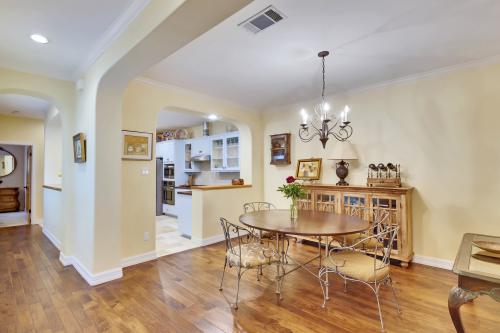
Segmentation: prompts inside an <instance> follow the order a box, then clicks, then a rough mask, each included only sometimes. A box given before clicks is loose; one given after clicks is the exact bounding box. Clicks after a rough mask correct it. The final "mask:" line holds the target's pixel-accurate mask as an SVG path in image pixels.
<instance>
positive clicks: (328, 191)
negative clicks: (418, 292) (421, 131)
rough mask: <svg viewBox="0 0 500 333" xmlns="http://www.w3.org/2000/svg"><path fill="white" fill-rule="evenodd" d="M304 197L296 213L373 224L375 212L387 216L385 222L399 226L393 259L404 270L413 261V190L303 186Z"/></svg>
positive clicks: (400, 188) (322, 185)
mask: <svg viewBox="0 0 500 333" xmlns="http://www.w3.org/2000/svg"><path fill="white" fill-rule="evenodd" d="M305 188H306V191H307V197H306V198H304V199H301V200H299V209H302V210H315V211H325V212H335V213H337V214H345V215H353V216H359V217H361V218H363V219H366V220H369V221H371V222H373V220H374V215H375V214H376V212H377V211H380V210H385V211H388V213H389V217H388V218H389V220H388V222H389V223H391V224H394V225H398V226H399V232H398V235H397V236H396V240H395V242H394V245H393V248H392V257H391V258H394V259H396V260H399V261H400V262H401V265H402V266H404V267H407V266H408V263H409V262H410V261H411V260H412V258H413V242H412V218H411V217H412V205H411V197H412V190H413V189H412V188H408V187H399V188H381V187H378V188H377V187H366V186H336V185H324V184H316V185H314V184H313V185H305Z"/></svg>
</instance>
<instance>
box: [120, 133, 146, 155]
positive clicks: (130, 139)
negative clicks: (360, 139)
mask: <svg viewBox="0 0 500 333" xmlns="http://www.w3.org/2000/svg"><path fill="white" fill-rule="evenodd" d="M152 148H153V133H148V132H136V131H126V130H123V131H122V160H133V161H151V160H152V159H153V149H152Z"/></svg>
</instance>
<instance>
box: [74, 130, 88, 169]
mask: <svg viewBox="0 0 500 333" xmlns="http://www.w3.org/2000/svg"><path fill="white" fill-rule="evenodd" d="M85 144H86V141H85V134H83V133H78V134H76V135H73V157H74V160H75V163H85V162H86V161H87V150H86V147H85Z"/></svg>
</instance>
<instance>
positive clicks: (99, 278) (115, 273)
mask: <svg viewBox="0 0 500 333" xmlns="http://www.w3.org/2000/svg"><path fill="white" fill-rule="evenodd" d="M59 261H60V262H61V263H62V264H63V265H64V266H69V265H73V267H74V268H75V269H76V271H77V272H78V273H80V275H81V276H82V277H83V279H84V280H85V281H87V283H88V284H89V285H91V286H96V285H98V284H102V283H106V282H109V281H112V280H116V279H121V278H122V277H123V271H122V268H121V267H119V268H114V269H110V270H107V271H104V272H99V273H96V274H93V273H91V272H90V271H89V270H88V269H87V267H85V265H83V264H82V263H81V262H80V260H78V259H77V258H76V257H73V256H67V255H65V254H64V253H62V252H61V253H60V254H59Z"/></svg>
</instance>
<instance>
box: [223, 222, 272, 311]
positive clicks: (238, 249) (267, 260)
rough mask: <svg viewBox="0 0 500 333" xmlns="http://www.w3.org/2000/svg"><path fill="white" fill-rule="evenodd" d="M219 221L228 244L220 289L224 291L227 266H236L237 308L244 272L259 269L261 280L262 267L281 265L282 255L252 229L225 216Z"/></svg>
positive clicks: (235, 304) (236, 307) (235, 306)
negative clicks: (266, 245) (268, 245)
mask: <svg viewBox="0 0 500 333" xmlns="http://www.w3.org/2000/svg"><path fill="white" fill-rule="evenodd" d="M219 222H220V224H221V226H222V230H223V232H224V241H225V245H226V254H225V260H224V269H223V271H222V276H221V280H220V286H219V290H220V291H222V284H223V282H224V273H225V272H226V267H227V266H228V265H229V268H232V267H235V268H236V269H238V275H237V279H238V282H237V287H236V288H237V289H236V301H235V303H234V308H235V309H236V310H237V309H238V297H239V293H240V281H241V277H242V276H243V274H244V273H245V272H246V271H248V270H250V269H258V271H257V280H259V272H261V271H262V267H263V266H265V265H272V264H276V265H280V263H281V262H280V257H279V254H278V253H277V252H276V251H275V250H274V249H270V248H267V247H265V246H263V245H262V244H261V243H260V241H259V239H258V237H255V235H254V234H253V232H252V231H251V230H249V229H247V228H244V227H242V226H239V225H236V224H234V223H231V222H229V221H228V220H226V219H225V218H223V217H221V218H219Z"/></svg>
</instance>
